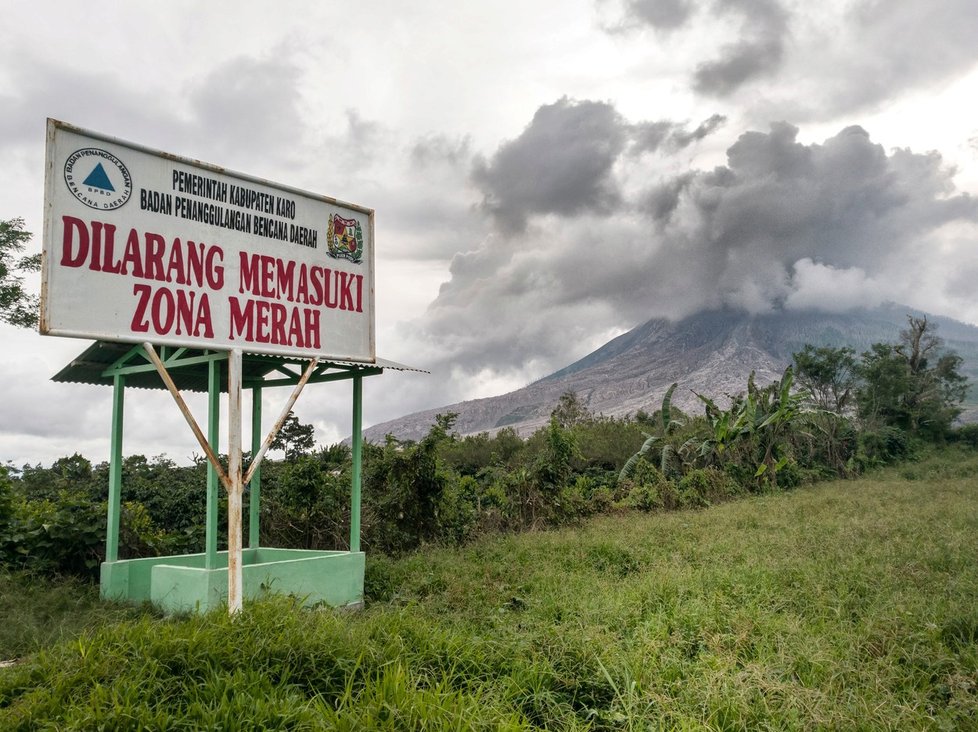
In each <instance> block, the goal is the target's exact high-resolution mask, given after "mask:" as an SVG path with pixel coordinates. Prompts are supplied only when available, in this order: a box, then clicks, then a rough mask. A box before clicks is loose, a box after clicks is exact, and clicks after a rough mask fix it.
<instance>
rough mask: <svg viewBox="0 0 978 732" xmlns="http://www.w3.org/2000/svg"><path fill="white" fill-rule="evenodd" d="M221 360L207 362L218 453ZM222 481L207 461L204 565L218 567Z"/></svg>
mask: <svg viewBox="0 0 978 732" xmlns="http://www.w3.org/2000/svg"><path fill="white" fill-rule="evenodd" d="M220 368H221V362H220V361H211V362H210V363H209V364H207V442H209V443H210V446H211V449H212V450H213V451H214V453H215V454H216V455H219V454H220V451H219V450H218V444H219V442H220V427H221V371H220ZM220 485H221V481H220V479H219V478H218V477H217V471H216V470H215V469H214V466H213V465H211V464H210V461H208V463H207V527H206V533H205V536H206V539H205V549H204V552H205V557H204V567H205V568H206V569H217V507H218V503H217V501H218V497H219V496H218V489H219V488H220Z"/></svg>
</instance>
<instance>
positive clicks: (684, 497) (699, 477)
mask: <svg viewBox="0 0 978 732" xmlns="http://www.w3.org/2000/svg"><path fill="white" fill-rule="evenodd" d="M676 488H677V493H678V496H679V507H680V508H702V507H705V506H709V505H711V504H713V503H717V502H719V501H722V500H724V499H726V498H728V497H730V496H732V495H734V494H736V493H737V492H738V491H737V484H736V483H734V482H733V481H732V480H731V479H730V477H729V476H728V475H726V474H725V473H723V472H721V471H719V470H717V469H716V468H697V469H695V470H691V471H689V472H688V473H687V474H686V475H684V476H683V477H682V478H681V479H680V480H679V484H678V485H677V486H676Z"/></svg>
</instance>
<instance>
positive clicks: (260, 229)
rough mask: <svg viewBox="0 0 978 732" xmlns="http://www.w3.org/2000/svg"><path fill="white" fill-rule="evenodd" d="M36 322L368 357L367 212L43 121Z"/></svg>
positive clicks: (137, 338)
mask: <svg viewBox="0 0 978 732" xmlns="http://www.w3.org/2000/svg"><path fill="white" fill-rule="evenodd" d="M44 205H45V218H44V266H43V283H42V291H41V326H40V330H41V333H43V334H46V335H59V336H74V337H80V338H95V339H99V340H110V341H123V342H133V343H143V342H146V341H149V342H150V343H154V344H164V345H176V346H188V347H192V348H208V349H219V350H223V349H240V350H242V351H245V352H253V353H270V354H280V355H289V356H303V357H312V356H319V357H321V358H325V359H335V360H350V361H364V362H373V361H374V359H375V355H376V354H375V351H374V212H373V211H372V210H371V209H368V208H363V207H361V206H354V205H352V204H348V203H340V202H338V201H336V200H334V199H332V198H327V197H325V196H316V195H313V194H310V193H306V192H303V191H299V190H296V189H294V188H288V187H285V186H280V185H277V184H274V183H269V182H267V181H263V180H258V179H256V178H251V177H248V176H245V175H240V174H237V173H232V172H229V171H226V170H224V169H222V168H218V167H215V166H212V165H206V164H203V163H199V162H197V161H194V160H185V159H182V158H179V157H176V156H173V155H168V154H165V153H160V152H156V151H152V150H147V149H145V148H142V147H139V146H137V145H133V144H131V143H126V142H122V141H119V140H115V139H112V138H108V137H104V136H101V135H97V134H93V133H91V132H86V131H83V130H79V129H77V128H74V127H71V126H69V125H66V124H64V123H62V122H57V121H54V120H48V125H47V160H46V177H45V201H44Z"/></svg>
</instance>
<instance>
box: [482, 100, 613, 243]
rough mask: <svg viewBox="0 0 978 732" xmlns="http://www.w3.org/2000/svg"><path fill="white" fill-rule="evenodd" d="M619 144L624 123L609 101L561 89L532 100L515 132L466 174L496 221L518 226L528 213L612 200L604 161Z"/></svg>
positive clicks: (602, 209) (577, 209) (607, 207)
mask: <svg viewBox="0 0 978 732" xmlns="http://www.w3.org/2000/svg"><path fill="white" fill-rule="evenodd" d="M624 146H625V131H624V124H623V122H622V119H621V117H620V116H619V114H618V112H617V111H615V109H614V107H612V106H611V105H610V104H607V103H605V102H592V101H583V102H577V101H572V100H570V99H567V98H566V97H564V98H563V99H560V100H558V101H557V102H555V103H553V104H547V105H544V106H542V107H540V108H539V109H538V110H537V112H536V114H535V115H534V116H533V120H532V121H531V122H530V124H529V126H528V127H527V128H526V129H525V130H524V131H523V133H522V134H521V135H520V136H519V137H517V138H516V139H515V140H511V141H509V142H506V143H504V144H503V145H502V146H500V148H499V149H498V150H497V151H496V152H495V154H494V155H493V156H492V157H491V158H490V159H489V160H480V161H478V162H477V164H476V166H475V168H474V170H473V172H472V179H473V180H474V181H475V183H476V184H477V185H478V186H479V187H480V188H481V189H482V190H483V192H484V193H485V198H484V200H483V207H484V209H485V210H486V211H488V212H489V213H490V215H491V216H492V217H493V218H494V219H495V220H496V222H497V223H498V224H499V226H500V228H501V229H502V230H503V231H505V232H507V233H518V232H521V231H523V230H524V229H525V228H526V224H527V220H528V218H529V216H530V215H531V214H559V215H565V216H566V215H573V214H577V213H582V212H594V213H607V212H610V211H612V210H614V209H615V208H617V206H618V205H619V203H620V198H621V196H620V193H619V191H618V187H617V185H616V183H615V181H614V178H613V176H612V166H613V165H614V162H615V160H616V159H617V157H618V155H619V153H621V151H622V149H623V148H624Z"/></svg>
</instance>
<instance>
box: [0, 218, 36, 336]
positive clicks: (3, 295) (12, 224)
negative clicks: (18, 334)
mask: <svg viewBox="0 0 978 732" xmlns="http://www.w3.org/2000/svg"><path fill="white" fill-rule="evenodd" d="M30 238H31V234H30V232H28V231H24V220H23V219H10V220H8V221H0V320H2V321H3V322H5V323H10V324H11V325H16V326H18V327H21V328H35V327H37V320H38V311H39V309H40V301H39V300H38V297H37V295H31V294H30V293H28V292H27V291H26V290H25V289H24V278H23V277H22V276H21V274H20V273H23V272H37V271H38V270H40V269H41V255H40V254H34V255H31V256H29V257H20V258H19V259H18V258H16V257H17V255H18V254H20V253H21V252H22V251H24V246H25V245H26V243H27V242H28V241H30Z"/></svg>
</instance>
